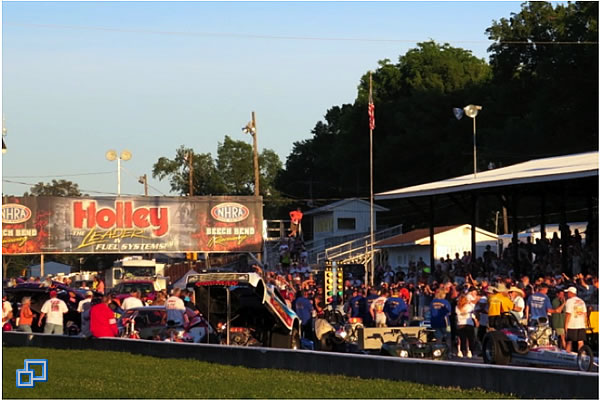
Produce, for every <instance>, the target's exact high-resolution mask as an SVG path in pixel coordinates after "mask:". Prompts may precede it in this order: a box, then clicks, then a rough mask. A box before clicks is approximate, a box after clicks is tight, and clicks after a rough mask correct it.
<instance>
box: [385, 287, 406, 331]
mask: <svg viewBox="0 0 600 401" xmlns="http://www.w3.org/2000/svg"><path fill="white" fill-rule="evenodd" d="M407 310H408V308H407V306H406V302H404V300H403V299H402V298H401V297H400V293H399V292H398V289H394V290H393V291H392V296H391V297H390V298H388V299H387V301H385V305H384V307H383V312H384V313H385V316H386V318H387V319H386V324H387V326H388V327H400V326H404V325H405V324H406V321H405V319H404V317H405V315H404V313H403V312H406V311H407Z"/></svg>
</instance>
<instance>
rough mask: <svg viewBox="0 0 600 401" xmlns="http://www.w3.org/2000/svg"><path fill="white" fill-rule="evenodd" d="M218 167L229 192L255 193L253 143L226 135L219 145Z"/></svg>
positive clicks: (239, 193) (232, 193) (234, 193)
mask: <svg viewBox="0 0 600 401" xmlns="http://www.w3.org/2000/svg"><path fill="white" fill-rule="evenodd" d="M217 169H218V170H219V173H220V174H221V176H222V177H223V181H224V183H225V192H226V193H227V194H229V195H252V194H253V193H254V167H253V158H252V145H250V144H248V143H246V142H244V141H241V140H240V141H235V140H233V139H231V138H230V137H229V136H228V135H225V139H224V141H223V142H222V143H221V142H219V144H218V146H217Z"/></svg>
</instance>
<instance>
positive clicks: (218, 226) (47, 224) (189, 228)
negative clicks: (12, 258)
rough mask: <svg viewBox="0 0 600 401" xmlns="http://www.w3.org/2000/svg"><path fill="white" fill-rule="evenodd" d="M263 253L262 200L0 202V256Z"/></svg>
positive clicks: (44, 199)
mask: <svg viewBox="0 0 600 401" xmlns="http://www.w3.org/2000/svg"><path fill="white" fill-rule="evenodd" d="M261 250H262V198H260V197H259V198H257V197H254V196H237V197H234V196H193V197H95V198H89V197H81V198H65V197H37V196H28V197H4V198H3V199H2V253H3V254H40V253H73V254H79V253H125V254H126V253H140V252H143V253H149V252H260V251H261Z"/></svg>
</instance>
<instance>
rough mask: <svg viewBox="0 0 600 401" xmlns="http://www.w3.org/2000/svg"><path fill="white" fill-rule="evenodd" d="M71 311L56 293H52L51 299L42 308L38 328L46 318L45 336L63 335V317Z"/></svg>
mask: <svg viewBox="0 0 600 401" xmlns="http://www.w3.org/2000/svg"><path fill="white" fill-rule="evenodd" d="M68 311H69V308H68V307H67V304H66V303H65V302H64V301H63V300H62V299H58V298H57V297H56V291H54V290H52V291H50V299H49V300H47V301H46V302H44V305H43V306H42V310H41V312H42V313H41V314H40V318H39V320H38V326H41V325H42V319H43V318H44V317H46V325H45V326H44V334H60V335H62V334H63V315H64V314H65V313H67V312H68Z"/></svg>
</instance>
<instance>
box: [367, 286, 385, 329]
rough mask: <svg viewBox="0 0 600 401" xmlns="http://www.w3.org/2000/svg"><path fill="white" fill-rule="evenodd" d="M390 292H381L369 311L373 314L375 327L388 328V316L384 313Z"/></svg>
mask: <svg viewBox="0 0 600 401" xmlns="http://www.w3.org/2000/svg"><path fill="white" fill-rule="evenodd" d="M387 296H388V291H387V290H383V291H381V295H380V296H379V297H377V298H376V299H374V300H373V302H372V304H371V307H370V309H369V311H370V313H371V317H372V318H373V321H374V322H375V327H387V325H386V316H385V313H384V311H383V308H384V306H385V302H386V301H387Z"/></svg>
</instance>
